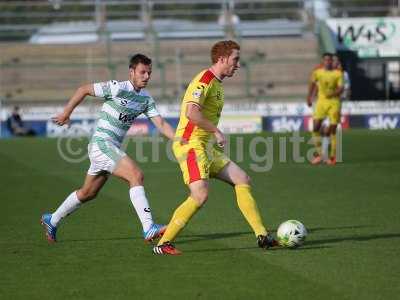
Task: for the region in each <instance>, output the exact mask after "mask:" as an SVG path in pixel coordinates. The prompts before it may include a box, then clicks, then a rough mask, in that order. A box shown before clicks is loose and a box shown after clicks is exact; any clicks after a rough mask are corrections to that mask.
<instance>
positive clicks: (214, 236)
mask: <svg viewBox="0 0 400 300" xmlns="http://www.w3.org/2000/svg"><path fill="white" fill-rule="evenodd" d="M250 234H251V235H253V232H251V231H243V232H222V233H210V234H192V235H186V236H182V238H185V239H184V240H180V241H179V244H185V243H192V242H201V241H208V240H210V241H211V240H220V239H226V238H231V237H236V236H241V235H250Z"/></svg>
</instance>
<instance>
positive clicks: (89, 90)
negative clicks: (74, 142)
mask: <svg viewBox="0 0 400 300" xmlns="http://www.w3.org/2000/svg"><path fill="white" fill-rule="evenodd" d="M88 95H90V96H94V89H93V84H86V85H82V86H81V87H79V88H78V89H77V90H76V91H75V93H74V94H73V95H72V97H71V98H70V99H69V101H68V103H67V105H65V107H64V110H63V112H62V113H60V114H58V115H57V116H55V117H53V118H51V119H52V120H53V122H54V123H56V124H57V125H60V126H62V125H64V124H67V123H69V117H70V116H71V114H72V112H73V111H74V109H75V107H77V106H78V105H79V104H80V103H81V102H82V101H83V99H85V97H86V96H88Z"/></svg>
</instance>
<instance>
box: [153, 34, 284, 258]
mask: <svg viewBox="0 0 400 300" xmlns="http://www.w3.org/2000/svg"><path fill="white" fill-rule="evenodd" d="M211 60H212V66H211V67H210V68H209V69H206V70H203V71H201V72H200V73H199V74H198V75H196V76H195V77H194V79H193V80H192V82H191V83H190V85H189V87H188V88H187V90H186V93H185V95H184V97H183V101H182V106H181V114H180V121H179V124H178V127H177V130H176V134H175V137H176V141H175V142H174V144H173V151H174V155H175V157H176V158H177V160H178V162H179V165H180V168H181V171H182V173H183V180H184V182H185V184H187V185H188V187H189V190H190V195H189V197H188V198H187V199H186V200H185V201H184V202H183V203H182V204H181V205H180V206H179V207H178V208H177V209H176V210H175V212H174V214H173V216H172V219H171V221H170V222H169V224H168V227H167V230H166V231H165V233H164V235H163V237H162V238H161V239H160V241H159V242H158V244H157V246H155V247H154V248H153V253H154V254H170V255H178V254H181V252H180V251H179V250H177V249H176V248H175V247H174V246H173V245H172V244H171V242H172V241H173V240H174V239H175V238H176V236H177V235H178V233H179V232H180V231H181V230H182V229H183V228H184V226H185V225H186V224H187V222H188V221H189V220H190V218H191V217H192V216H193V215H194V214H195V213H196V212H197V211H198V210H199V209H200V207H202V205H203V204H204V203H205V202H206V201H207V198H208V190H209V182H208V181H209V179H210V178H216V179H219V180H221V181H224V182H227V183H229V184H230V185H232V186H233V187H234V189H235V192H236V198H237V203H238V206H239V208H240V210H241V212H242V213H243V215H244V217H245V218H246V220H247V222H248V223H249V224H250V226H251V228H252V229H253V231H254V233H255V235H256V237H257V242H258V245H259V246H260V247H261V248H268V247H271V246H275V245H276V244H277V243H276V241H275V240H274V239H273V238H272V236H271V235H270V234H269V233H268V231H267V230H266V228H265V227H264V225H263V223H262V220H261V216H260V213H259V211H258V208H257V204H256V202H255V200H254V198H253V196H252V194H251V190H250V178H249V176H248V175H247V174H246V172H245V171H244V170H242V169H241V168H240V167H239V166H238V165H237V164H236V163H234V162H233V161H231V160H230V159H229V158H228V157H227V156H225V154H224V153H223V149H222V148H223V146H224V145H225V143H226V138H225V135H224V134H223V133H222V132H221V131H220V130H219V129H218V127H217V126H218V122H219V119H220V116H221V111H222V107H223V105H224V89H223V86H222V80H223V79H224V78H225V77H232V76H233V74H234V73H235V71H236V70H237V69H239V68H240V63H239V60H240V46H239V45H238V44H237V43H236V42H234V41H220V42H217V43H216V44H214V46H213V47H212V49H211ZM213 138H215V139H216V145H213V146H212V147H211V149H208V147H207V145H208V144H209V142H210V141H211V140H212V139H213Z"/></svg>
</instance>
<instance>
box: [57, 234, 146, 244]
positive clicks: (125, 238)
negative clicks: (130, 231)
mask: <svg viewBox="0 0 400 300" xmlns="http://www.w3.org/2000/svg"><path fill="white" fill-rule="evenodd" d="M127 240H142V241H143V238H140V237H132V236H126V237H109V238H88V239H62V240H57V244H60V243H75V242H99V241H127Z"/></svg>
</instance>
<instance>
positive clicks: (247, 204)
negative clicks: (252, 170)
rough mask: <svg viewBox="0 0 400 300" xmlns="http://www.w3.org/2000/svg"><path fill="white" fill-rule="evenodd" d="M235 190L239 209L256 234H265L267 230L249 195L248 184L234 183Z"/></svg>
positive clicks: (255, 204) (254, 202)
mask: <svg viewBox="0 0 400 300" xmlns="http://www.w3.org/2000/svg"><path fill="white" fill-rule="evenodd" d="M235 191H236V198H237V203H238V206H239V208H240V211H241V212H242V214H243V215H244V217H245V218H246V220H247V222H248V223H249V224H250V226H251V228H252V229H253V231H254V233H255V234H256V236H258V235H260V234H261V235H266V234H267V230H266V229H265V227H264V225H263V223H262V220H261V216H260V213H259V211H258V207H257V203H256V201H255V200H254V198H253V196H252V195H251V192H250V186H249V185H247V184H239V185H235Z"/></svg>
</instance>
